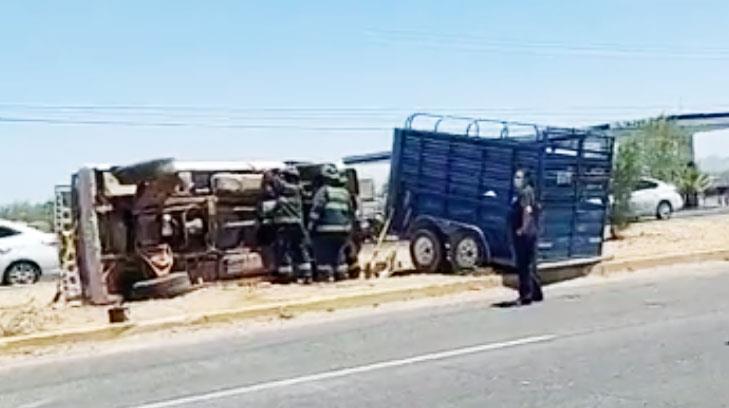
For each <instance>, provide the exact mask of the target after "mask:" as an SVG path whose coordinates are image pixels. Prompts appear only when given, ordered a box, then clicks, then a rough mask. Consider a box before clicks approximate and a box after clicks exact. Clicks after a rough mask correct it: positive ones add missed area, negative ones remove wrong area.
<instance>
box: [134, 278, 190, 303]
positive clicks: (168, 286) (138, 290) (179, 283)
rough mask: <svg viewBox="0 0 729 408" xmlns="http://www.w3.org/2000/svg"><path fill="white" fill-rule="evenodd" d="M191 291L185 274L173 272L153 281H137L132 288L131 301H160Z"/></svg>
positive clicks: (188, 279)
mask: <svg viewBox="0 0 729 408" xmlns="http://www.w3.org/2000/svg"><path fill="white" fill-rule="evenodd" d="M191 290H192V283H190V277H189V276H188V275H187V272H175V273H171V274H169V275H166V276H162V277H160V278H155V279H147V280H143V281H139V282H137V283H135V284H134V285H133V286H132V293H131V295H132V299H134V300H142V299H162V298H171V297H175V296H179V295H182V294H184V293H187V292H189V291H191Z"/></svg>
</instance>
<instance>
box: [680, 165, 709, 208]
mask: <svg viewBox="0 0 729 408" xmlns="http://www.w3.org/2000/svg"><path fill="white" fill-rule="evenodd" d="M676 186H677V187H678V189H679V190H680V191H681V194H682V195H683V196H684V200H685V202H686V206H687V207H696V206H698V201H699V200H698V197H699V195H701V194H703V193H704V192H705V191H706V190H708V189H709V188H710V187H711V178H710V177H709V175H708V174H705V173H702V172H701V171H699V169H697V168H696V166H693V165H689V166H686V167H684V168H683V170H682V171H681V174H680V175H679V177H678V179H677V180H676Z"/></svg>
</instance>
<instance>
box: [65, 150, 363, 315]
mask: <svg viewBox="0 0 729 408" xmlns="http://www.w3.org/2000/svg"><path fill="white" fill-rule="evenodd" d="M285 164H286V163H283V162H271V163H247V162H178V161H175V160H172V159H164V160H154V161H149V162H144V163H140V164H136V165H133V166H122V167H88V168H84V169H82V170H80V171H79V172H78V173H76V174H75V175H74V176H73V178H72V186H71V195H72V199H71V208H70V213H71V214H72V218H73V224H74V231H75V234H74V235H75V237H74V241H75V242H74V246H75V249H76V253H75V255H74V257H75V262H74V263H73V264H75V265H72V266H70V267H67V268H65V269H66V271H65V273H66V277H65V278H64V279H71V280H74V274H75V280H76V281H77V283H78V286H80V289H81V290H80V292H81V293H80V296H81V297H82V298H83V300H85V301H87V302H89V303H92V304H112V303H118V302H120V301H123V300H129V299H138V298H150V297H169V296H174V295H177V294H179V293H183V292H185V291H187V290H189V288H190V287H191V285H195V284H198V283H203V282H210V281H216V280H222V279H234V278H273V277H274V276H273V275H272V272H271V265H272V248H271V247H272V244H273V241H274V240H273V237H272V232H271V231H268V230H267V228H265V227H264V226H262V225H260V223H259V220H258V212H257V206H258V203H259V200H260V193H261V183H262V180H263V177H264V173H266V172H276V171H278V170H280V169H281V168H283V167H284V166H285ZM289 164H290V163H289ZM295 165H296V167H298V168H299V171H300V173H301V177H302V187H303V188H304V197H303V198H304V210H305V213H306V212H307V211H306V210H307V208H308V206H309V205H310V201H311V198H312V196H313V193H314V191H315V189H316V188H317V187H318V186H319V185H320V182H321V180H320V179H321V176H320V174H319V173H320V169H321V166H322V165H320V164H306V163H296V164H295ZM346 174H347V178H348V188H349V189H350V191H351V192H352V193H353V196H355V197H356V193H357V180H356V174H355V173H354V171H351V170H350V171H347V172H346ZM355 224H357V223H355ZM356 231H357V229H356V228H355V232H354V233H353V234H352V239H351V240H350V244H349V245H348V246H347V251H348V254H347V255H348V256H347V258H348V259H349V260H352V268H351V270H352V271H353V272H352V274H356V273H357V272H356V271H358V268H357V265H355V263H356V255H357V252H358V251H359V244H360V239H359V238H358V235H357V233H356ZM69 269H71V270H69ZM74 269H75V270H74ZM352 274H351V275H352Z"/></svg>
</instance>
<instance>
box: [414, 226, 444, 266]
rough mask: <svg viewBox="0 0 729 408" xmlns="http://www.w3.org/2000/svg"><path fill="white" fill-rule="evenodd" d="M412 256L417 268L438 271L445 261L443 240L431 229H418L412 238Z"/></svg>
mask: <svg viewBox="0 0 729 408" xmlns="http://www.w3.org/2000/svg"><path fill="white" fill-rule="evenodd" d="M410 257H411V258H412V260H413V265H415V268H416V269H417V270H419V271H422V272H428V273H435V272H438V271H439V270H440V269H441V266H442V265H443V263H444V261H445V248H444V245H443V242H442V241H441V239H440V238H439V237H438V235H437V234H436V233H435V232H433V231H431V230H429V229H420V230H417V231H416V232H415V234H414V235H413V238H412V239H411V240H410Z"/></svg>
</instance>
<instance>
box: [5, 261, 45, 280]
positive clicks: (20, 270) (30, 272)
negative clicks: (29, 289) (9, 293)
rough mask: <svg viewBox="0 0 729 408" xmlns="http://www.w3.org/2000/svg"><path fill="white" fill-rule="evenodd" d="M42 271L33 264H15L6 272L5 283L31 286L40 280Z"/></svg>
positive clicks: (22, 262) (23, 262)
mask: <svg viewBox="0 0 729 408" xmlns="http://www.w3.org/2000/svg"><path fill="white" fill-rule="evenodd" d="M40 275H41V270H40V268H39V267H38V265H36V264H34V263H32V262H26V261H21V262H15V263H14V264H12V265H10V266H9V267H8V269H6V270H5V275H4V277H3V282H5V284H7V285H30V284H33V283H36V282H37V281H38V279H39V278H40Z"/></svg>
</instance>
